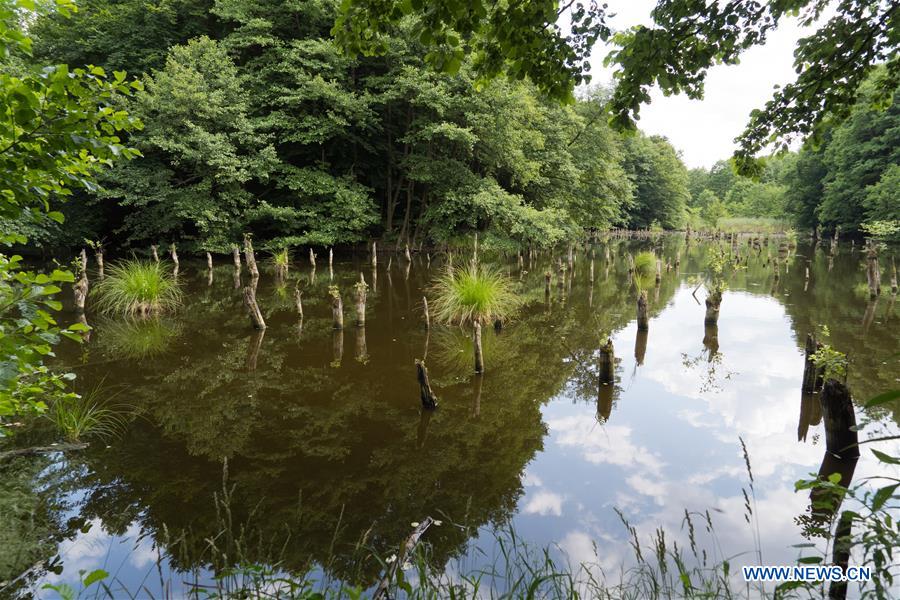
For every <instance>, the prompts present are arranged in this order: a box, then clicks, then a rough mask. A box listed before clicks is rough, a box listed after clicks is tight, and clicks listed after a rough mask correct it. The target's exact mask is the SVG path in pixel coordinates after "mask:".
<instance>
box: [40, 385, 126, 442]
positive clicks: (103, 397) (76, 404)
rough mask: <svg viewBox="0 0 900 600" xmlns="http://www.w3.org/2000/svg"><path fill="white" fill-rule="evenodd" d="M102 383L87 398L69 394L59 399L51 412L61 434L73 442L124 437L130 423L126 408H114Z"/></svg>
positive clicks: (86, 395)
mask: <svg viewBox="0 0 900 600" xmlns="http://www.w3.org/2000/svg"><path fill="white" fill-rule="evenodd" d="M114 396H115V394H113V395H112V396H110V395H108V394H107V393H106V392H105V391H104V387H103V384H102V383H101V384H100V385H98V386H97V387H95V388H94V389H92V390H91V391H90V392H88V393H87V394H85V395H84V396H79V395H77V394H68V395H66V396H63V397H61V398H58V399H56V400H55V401H54V402H53V403H52V404H51V405H50V409H49V410H48V411H47V413H46V416H47V418H49V419H50V420H51V421H52V422H53V424H54V425H55V426H56V428H57V429H58V430H59V432H60V433H61V434H62V435H63V436H64V437H65V438H66V439H67V440H68V441H70V442H79V441H81V440H83V439H84V438H87V437H96V438H101V439H108V438H111V437H114V436H116V435H118V434H120V433H121V432H122V431H123V430H124V429H125V425H126V422H127V419H126V415H127V410H126V407H125V406H117V405H113V404H111V400H112V398H113V397H114Z"/></svg>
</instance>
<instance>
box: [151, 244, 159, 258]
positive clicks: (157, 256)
mask: <svg viewBox="0 0 900 600" xmlns="http://www.w3.org/2000/svg"><path fill="white" fill-rule="evenodd" d="M156 249H157V245H156V244H153V245H152V246H150V254H151V255H152V256H153V260H154V261H156V262H159V253H158V252H157V251H156Z"/></svg>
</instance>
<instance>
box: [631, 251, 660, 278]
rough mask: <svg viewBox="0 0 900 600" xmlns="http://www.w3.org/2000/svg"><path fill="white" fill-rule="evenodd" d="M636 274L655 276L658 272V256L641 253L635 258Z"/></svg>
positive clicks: (651, 253)
mask: <svg viewBox="0 0 900 600" xmlns="http://www.w3.org/2000/svg"><path fill="white" fill-rule="evenodd" d="M634 272H635V273H636V274H637V275H653V274H654V273H655V272H656V254H654V253H653V252H639V253H638V254H637V255H636V256H635V257H634Z"/></svg>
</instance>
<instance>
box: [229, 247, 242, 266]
mask: <svg viewBox="0 0 900 600" xmlns="http://www.w3.org/2000/svg"><path fill="white" fill-rule="evenodd" d="M231 257H232V259H234V270H235V271H237V272H238V273H240V272H241V250H240V248H238V247H237V246H232V247H231Z"/></svg>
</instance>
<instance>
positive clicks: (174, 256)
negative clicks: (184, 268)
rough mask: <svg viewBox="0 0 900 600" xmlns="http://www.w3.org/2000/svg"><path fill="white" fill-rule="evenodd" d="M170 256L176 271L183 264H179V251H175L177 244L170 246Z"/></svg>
mask: <svg viewBox="0 0 900 600" xmlns="http://www.w3.org/2000/svg"><path fill="white" fill-rule="evenodd" d="M169 255H170V256H171V257H172V262H173V263H175V269H176V270H177V269H178V267H179V266H180V265H181V263H179V262H178V250H176V249H175V244H172V245H170V246H169Z"/></svg>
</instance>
